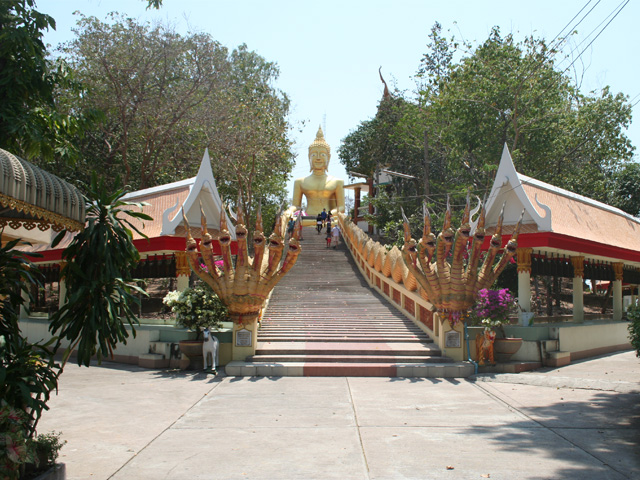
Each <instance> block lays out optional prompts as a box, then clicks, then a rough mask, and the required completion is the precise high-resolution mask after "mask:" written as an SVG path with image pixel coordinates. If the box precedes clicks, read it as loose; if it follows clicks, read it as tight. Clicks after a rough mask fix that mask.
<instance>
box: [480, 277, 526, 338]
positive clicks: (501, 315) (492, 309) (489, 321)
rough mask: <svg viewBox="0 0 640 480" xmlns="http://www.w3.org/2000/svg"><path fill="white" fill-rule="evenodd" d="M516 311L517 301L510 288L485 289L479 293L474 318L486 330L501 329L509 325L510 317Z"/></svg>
mask: <svg viewBox="0 0 640 480" xmlns="http://www.w3.org/2000/svg"><path fill="white" fill-rule="evenodd" d="M515 309H516V301H515V299H514V297H513V295H512V294H511V292H510V291H509V289H508V288H501V289H500V290H489V289H487V288H483V289H482V290H480V291H478V297H477V299H476V304H475V305H474V307H473V311H472V317H473V318H474V319H475V320H476V322H477V323H479V324H480V325H483V326H484V327H485V330H494V329H496V328H499V329H500V330H502V333H503V335H504V330H503V329H502V325H503V324H504V323H508V321H509V315H511V314H512V313H513V312H514V310H515Z"/></svg>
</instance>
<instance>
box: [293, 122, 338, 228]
mask: <svg viewBox="0 0 640 480" xmlns="http://www.w3.org/2000/svg"><path fill="white" fill-rule="evenodd" d="M330 158H331V149H330V147H329V144H328V143H327V142H326V141H325V139H324V133H323V132H322V128H321V127H318V133H317V134H316V139H315V140H314V141H313V143H311V145H309V166H310V171H311V172H312V173H311V175H309V176H308V177H304V178H298V179H296V181H295V183H294V184H293V206H292V207H291V208H290V209H289V211H290V212H291V213H293V212H295V211H296V210H299V209H300V208H301V206H302V195H304V196H305V197H306V198H307V216H314V217H315V216H317V215H318V214H319V213H321V212H322V210H323V209H326V211H327V212H331V214H332V215H335V214H336V213H337V212H344V208H345V207H344V180H341V179H339V178H336V177H334V176H332V175H327V170H328V168H329V160H330Z"/></svg>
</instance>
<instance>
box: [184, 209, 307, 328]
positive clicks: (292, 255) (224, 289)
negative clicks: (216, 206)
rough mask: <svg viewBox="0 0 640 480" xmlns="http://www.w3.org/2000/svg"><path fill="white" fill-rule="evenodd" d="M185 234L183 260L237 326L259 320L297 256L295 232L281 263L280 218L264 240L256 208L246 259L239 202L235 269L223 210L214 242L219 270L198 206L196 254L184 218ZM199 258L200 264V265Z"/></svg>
mask: <svg viewBox="0 0 640 480" xmlns="http://www.w3.org/2000/svg"><path fill="white" fill-rule="evenodd" d="M182 215H183V219H184V223H185V225H186V227H187V228H186V231H187V232H188V233H187V248H186V252H187V258H188V259H189V265H190V267H191V269H192V270H193V271H194V272H195V273H196V275H198V277H200V279H202V280H203V281H204V282H206V283H207V284H208V285H210V286H211V288H212V289H213V291H214V292H215V294H216V295H218V297H220V299H221V300H222V302H223V303H224V304H225V305H226V306H227V308H228V309H229V316H230V317H231V319H232V320H233V321H234V322H235V323H236V324H238V325H245V324H250V323H252V322H254V321H256V320H257V319H258V318H259V315H260V312H261V310H262V308H263V307H264V304H265V301H266V299H267V297H268V295H269V293H270V292H271V290H273V288H274V287H275V286H276V285H277V283H278V282H279V281H280V280H281V279H282V277H284V275H285V274H286V273H287V272H288V271H289V270H291V268H292V267H293V265H294V264H295V263H296V261H297V259H298V255H299V254H300V242H299V241H298V232H299V229H298V228H296V229H295V233H294V234H293V236H292V237H291V239H290V240H289V246H288V247H289V248H288V250H287V253H286V255H285V258H284V261H281V260H282V255H283V251H284V238H283V233H282V232H283V229H282V225H281V223H282V216H280V215H279V216H278V219H277V220H276V224H275V228H274V231H273V233H272V234H271V236H270V237H269V238H268V239H267V238H266V237H265V236H264V233H263V228H262V214H261V211H260V208H259V207H258V214H257V218H256V227H255V232H254V234H253V247H254V255H253V258H251V257H250V256H249V252H248V248H247V233H248V232H247V228H246V227H245V225H244V214H243V211H242V206H241V202H238V212H237V224H236V239H237V242H238V252H237V256H236V261H235V265H234V262H233V261H232V258H231V257H232V255H231V248H230V246H231V235H230V234H229V231H228V229H227V222H226V219H225V214H224V210H223V213H222V214H221V215H220V232H219V233H218V234H217V236H216V240H218V242H219V243H220V247H221V250H222V261H223V264H224V265H223V269H219V268H218V267H217V266H216V264H215V259H214V254H213V248H212V243H213V237H212V236H211V235H210V234H209V233H208V232H207V219H206V217H205V214H204V212H203V211H202V206H201V207H200V215H201V224H202V226H201V230H202V236H201V238H202V241H201V243H200V252H198V246H197V243H196V241H195V240H194V239H193V237H192V236H191V233H190V228H189V223H188V222H187V218H186V217H185V216H184V212H183V214H182ZM200 255H202V260H203V262H204V263H203V264H202V263H200Z"/></svg>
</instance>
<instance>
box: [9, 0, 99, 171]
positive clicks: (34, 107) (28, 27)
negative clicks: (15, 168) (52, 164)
mask: <svg viewBox="0 0 640 480" xmlns="http://www.w3.org/2000/svg"><path fill="white" fill-rule="evenodd" d="M35 3H36V2H35V0H3V1H2V2H0V98H2V102H0V147H2V148H5V149H7V150H10V151H12V152H14V153H16V154H18V155H20V156H23V157H25V158H28V159H31V160H33V159H34V157H38V159H40V160H46V161H51V160H53V158H54V157H57V158H61V159H63V160H65V161H67V160H68V161H73V160H75V159H77V156H78V151H77V148H76V138H77V137H79V136H80V135H82V132H83V130H84V129H85V128H86V127H87V125H88V124H89V123H90V122H91V121H93V120H94V119H95V116H96V115H95V112H94V111H93V110H87V111H86V112H83V113H80V112H78V111H75V112H70V111H66V110H65V109H62V108H60V106H59V105H58V102H57V92H58V90H59V89H65V90H66V91H67V92H68V97H69V98H74V99H75V100H77V99H79V98H80V96H81V93H82V91H81V88H80V85H79V84H78V83H77V82H75V80H74V78H73V75H72V72H71V70H70V69H69V68H68V65H67V64H66V63H65V62H64V61H63V60H55V61H53V60H49V59H48V58H47V51H46V47H45V44H44V42H43V34H44V31H45V30H48V29H49V28H53V29H55V21H54V19H53V18H52V17H50V16H49V15H45V14H43V13H40V12H38V11H37V10H35V6H36V5H35Z"/></svg>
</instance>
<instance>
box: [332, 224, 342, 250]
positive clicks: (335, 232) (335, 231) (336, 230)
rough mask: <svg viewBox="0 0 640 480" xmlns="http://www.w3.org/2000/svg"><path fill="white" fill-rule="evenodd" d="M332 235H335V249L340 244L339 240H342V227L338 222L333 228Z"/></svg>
mask: <svg viewBox="0 0 640 480" xmlns="http://www.w3.org/2000/svg"><path fill="white" fill-rule="evenodd" d="M331 236H332V237H333V248H334V249H335V248H336V247H337V246H338V241H339V240H340V227H339V226H338V224H336V225H335V226H334V227H333V228H332V229H331Z"/></svg>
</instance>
